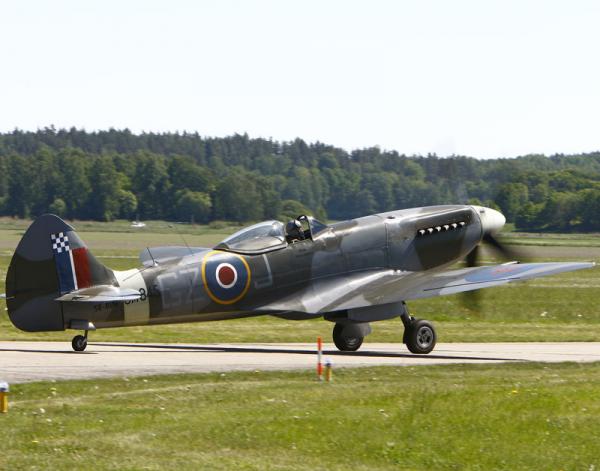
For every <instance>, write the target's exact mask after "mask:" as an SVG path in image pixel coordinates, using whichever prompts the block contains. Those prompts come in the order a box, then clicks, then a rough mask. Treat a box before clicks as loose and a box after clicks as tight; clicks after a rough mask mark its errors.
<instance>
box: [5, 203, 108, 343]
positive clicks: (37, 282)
mask: <svg viewBox="0 0 600 471" xmlns="http://www.w3.org/2000/svg"><path fill="white" fill-rule="evenodd" d="M96 284H103V285H115V284H116V279H115V276H114V274H113V272H112V270H110V269H109V268H107V267H105V266H104V265H102V264H101V263H100V262H98V261H97V260H96V259H95V258H94V256H93V255H92V254H91V253H90V252H89V251H88V249H87V247H86V246H85V244H84V243H83V241H82V240H81V239H80V238H79V236H78V235H77V233H76V232H75V230H74V229H73V228H72V227H71V226H69V225H68V224H67V223H65V222H64V221H63V220H62V219H60V218H59V217H58V216H54V215H52V214H45V215H43V216H40V217H39V218H37V219H36V220H35V221H34V222H33V224H31V226H29V228H28V229H27V232H25V235H24V236H23V238H22V239H21V241H20V242H19V245H18V246H17V249H16V250H15V253H14V255H13V258H12V260H11V262H10V266H9V267H8V273H7V275H6V305H7V307H8V315H9V317H10V320H11V322H12V323H13V324H14V325H15V326H16V327H18V328H19V329H21V330H27V331H30V332H34V331H48V330H64V329H65V327H67V326H65V324H64V319H63V312H62V303H60V302H57V301H55V299H56V298H58V297H59V296H62V295H64V294H66V293H69V292H71V291H74V290H77V289H82V288H87V287H89V286H93V285H96Z"/></svg>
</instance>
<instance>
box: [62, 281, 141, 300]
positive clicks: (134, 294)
mask: <svg viewBox="0 0 600 471" xmlns="http://www.w3.org/2000/svg"><path fill="white" fill-rule="evenodd" d="M140 297H141V294H140V293H139V291H136V290H134V289H129V288H118V287H116V286H110V285H98V286H91V287H89V288H83V289H78V290H75V291H71V292H70V293H67V294H65V295H63V296H61V297H60V298H56V299H55V301H62V302H84V303H107V302H126V301H136V300H138V299H140Z"/></svg>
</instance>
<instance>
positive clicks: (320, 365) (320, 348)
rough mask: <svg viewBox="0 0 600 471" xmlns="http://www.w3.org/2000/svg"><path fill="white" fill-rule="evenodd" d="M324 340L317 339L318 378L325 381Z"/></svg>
mask: <svg viewBox="0 0 600 471" xmlns="http://www.w3.org/2000/svg"><path fill="white" fill-rule="evenodd" d="M322 358H323V340H322V339H321V337H317V378H318V379H319V381H323V361H322Z"/></svg>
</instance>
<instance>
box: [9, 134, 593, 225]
mask: <svg viewBox="0 0 600 471" xmlns="http://www.w3.org/2000/svg"><path fill="white" fill-rule="evenodd" d="M452 203H461V204H462V203H471V204H484V205H486V206H490V207H494V208H498V209H500V210H501V211H502V212H503V213H504V214H505V216H506V217H507V220H508V221H509V222H512V223H514V224H515V227H516V228H517V229H520V230H531V231H535V230H550V231H597V230H600V152H593V153H587V154H577V155H562V154H557V155H551V156H545V155H526V156H522V157H517V158H498V159H485V160H479V159H476V158H472V157H466V156H451V157H444V158H441V157H438V156H436V155H427V156H420V155H404V154H402V153H399V152H397V151H392V150H382V149H380V148H378V147H371V148H364V149H356V150H352V151H347V150H344V149H341V148H338V147H335V146H332V145H327V144H324V143H320V142H315V143H307V142H305V141H303V140H302V139H295V140H293V141H289V142H279V141H275V140H272V139H264V138H251V137H249V136H248V135H245V134H244V135H240V134H235V135H232V136H227V137H204V136H201V135H200V134H198V133H141V134H134V133H132V132H131V131H129V130H127V129H123V130H116V129H109V130H105V131H94V132H88V131H85V130H83V129H76V128H71V129H56V128H54V127H47V128H44V129H38V130H37V131H35V132H33V131H22V130H14V131H12V132H5V133H2V134H0V215H3V216H13V217H20V218H33V217H35V216H38V215H40V214H43V213H46V212H52V213H54V214H57V215H59V216H62V217H65V218H68V219H93V220H112V219H134V218H136V217H139V218H140V219H143V220H152V219H164V220H170V221H184V222H195V223H210V222H212V221H221V220H223V221H238V222H250V221H259V220H263V219H273V218H274V219H287V218H289V217H293V216H295V215H298V214H301V213H305V212H306V213H309V214H313V215H315V216H316V217H318V218H322V219H326V220H341V219H347V218H353V217H359V216H364V215H367V214H371V213H376V212H383V211H388V210H392V209H401V208H408V207H414V206H427V205H433V204H452Z"/></svg>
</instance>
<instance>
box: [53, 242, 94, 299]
mask: <svg viewBox="0 0 600 471" xmlns="http://www.w3.org/2000/svg"><path fill="white" fill-rule="evenodd" d="M50 240H51V241H52V253H53V254H54V262H55V264H56V274H57V275H58V285H59V289H60V294H61V295H63V294H66V293H70V292H71V291H75V290H77V289H80V288H87V287H88V286H91V284H92V283H91V274H90V265H89V260H88V255H87V248H86V247H71V244H70V242H69V236H68V235H67V234H65V233H64V232H59V233H58V234H50Z"/></svg>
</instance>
